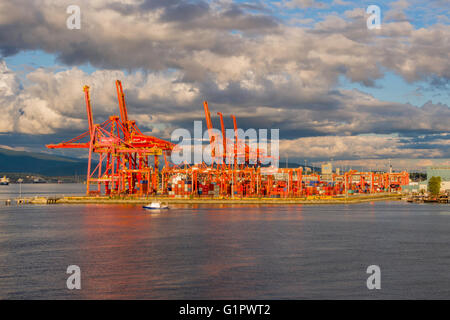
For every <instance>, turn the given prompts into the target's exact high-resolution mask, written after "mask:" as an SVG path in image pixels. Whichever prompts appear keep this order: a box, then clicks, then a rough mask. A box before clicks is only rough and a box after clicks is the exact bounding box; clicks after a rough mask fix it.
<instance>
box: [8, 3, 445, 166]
mask: <svg viewBox="0 0 450 320" xmlns="http://www.w3.org/2000/svg"><path fill="white" fill-rule="evenodd" d="M69 5H78V6H79V7H80V10H81V25H80V29H69V28H67V25H66V20H67V18H68V17H69V16H70V14H68V13H67V12H66V9H67V7H68V6H69ZM369 5H377V6H379V7H380V10H381V25H380V28H379V29H369V28H368V27H367V19H368V18H369V16H370V14H367V13H366V9H367V7H368V6H369ZM449 13H450V2H449V1H448V0H429V1H418V0H399V1H365V0H364V1H350V0H348V1H346V0H328V1H325V0H324V1H315V0H279V1H270V0H267V1H231V0H211V1H206V0H201V1H185V0H109V1H106V0H90V1H87V0H85V1H75V0H70V1H64V0H33V1H32V0H6V1H5V0H0V108H1V111H2V113H3V116H2V117H1V118H0V145H3V146H6V147H9V148H16V149H18V150H30V151H38V152H56V153H59V154H66V155H72V156H80V157H83V156H85V154H84V153H83V151H80V150H77V151H73V150H72V151H68V150H63V151H62V150H56V151H55V150H53V151H52V150H47V149H46V148H45V144H46V143H56V142H60V141H63V140H67V139H70V138H72V137H74V136H76V135H78V134H80V133H82V132H84V131H85V130H86V129H87V121H86V113H85V112H86V111H85V106H84V101H83V98H84V97H83V91H82V87H83V85H89V86H90V87H91V99H92V105H93V113H94V120H95V122H97V123H101V122H102V121H104V120H105V119H107V118H108V117H109V116H110V115H112V114H117V113H118V105H117V100H116V92H115V85H114V81H115V80H116V79H120V80H121V81H122V84H123V86H124V89H125V94H126V99H127V105H128V109H129V111H128V112H129V115H130V117H131V118H132V119H135V120H136V121H137V123H138V125H139V127H140V129H141V130H142V131H145V132H146V133H148V134H150V135H154V136H157V137H160V138H164V139H170V136H171V132H172V131H173V130H174V129H176V128H186V129H188V130H192V129H193V121H194V120H204V113H203V107H202V101H203V100H208V103H209V106H210V109H211V111H212V115H213V116H214V117H213V123H214V124H215V126H216V127H218V126H219V122H218V119H217V117H215V114H216V112H217V111H220V112H222V113H223V114H224V118H225V126H226V127H228V128H231V127H232V123H231V119H230V117H229V115H230V114H235V115H236V116H237V120H238V126H239V127H240V128H243V129H249V128H255V129H271V128H278V129H280V156H281V158H285V157H289V160H290V161H297V162H298V163H304V160H307V161H308V163H316V164H319V163H321V162H324V161H329V160H330V159H333V161H334V162H335V163H336V165H338V166H345V165H347V166H366V167H371V168H373V167H381V168H383V167H385V166H386V165H387V162H388V161H387V159H392V164H393V166H394V168H398V169H402V168H404V169H408V170H415V169H417V170H421V169H423V168H425V167H426V166H429V165H450V127H449V123H450V121H449V120H450V109H449V106H450V90H449V89H450V63H449V60H450V59H449V58H450V57H449V55H450V14H449Z"/></svg>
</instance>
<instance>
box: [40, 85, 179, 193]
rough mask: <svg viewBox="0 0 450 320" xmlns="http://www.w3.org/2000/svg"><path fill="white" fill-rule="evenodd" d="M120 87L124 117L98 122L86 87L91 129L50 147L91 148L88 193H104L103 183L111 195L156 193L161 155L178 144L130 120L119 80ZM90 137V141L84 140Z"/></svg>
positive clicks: (121, 108)
mask: <svg viewBox="0 0 450 320" xmlns="http://www.w3.org/2000/svg"><path fill="white" fill-rule="evenodd" d="M116 88H117V97H118V101H119V109H120V117H118V116H116V115H113V116H110V117H109V119H108V120H106V121H104V122H103V123H101V124H95V123H94V120H93V115H92V107H91V100H90V95H89V87H88V86H84V88H83V90H84V95H85V102H86V111H87V118H88V125H89V130H88V131H87V132H84V133H83V134H81V135H79V136H78V137H76V138H73V139H71V140H69V141H65V142H61V143H59V144H49V145H47V148H50V149H57V148H88V149H89V160H88V173H87V181H86V193H87V194H101V191H102V185H103V188H104V192H105V194H107V195H112V194H130V195H132V194H137V195H148V194H150V193H156V192H157V190H159V174H158V166H159V156H162V155H164V158H165V156H166V154H170V152H171V150H172V149H173V147H174V144H173V143H171V142H168V141H165V140H162V139H159V138H156V137H152V136H148V135H145V134H143V133H142V132H141V131H140V130H139V128H138V127H137V125H136V122H135V121H133V120H129V119H128V112H127V107H126V102H125V94H124V92H123V89H122V83H121V82H120V81H119V80H117V81H116ZM86 139H88V141H84V142H83V140H86ZM94 154H97V155H98V162H97V164H95V163H93V156H94ZM151 157H153V166H152V164H151V161H150V159H151ZM165 159H166V158H165ZM165 164H166V165H167V162H166V163H165ZM95 183H96V184H97V186H98V187H97V190H91V189H90V185H91V184H95Z"/></svg>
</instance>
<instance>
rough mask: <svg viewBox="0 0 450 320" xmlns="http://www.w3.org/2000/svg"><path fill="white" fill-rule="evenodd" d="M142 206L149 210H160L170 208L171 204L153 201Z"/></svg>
mask: <svg viewBox="0 0 450 320" xmlns="http://www.w3.org/2000/svg"><path fill="white" fill-rule="evenodd" d="M142 208H144V209H149V210H160V209H169V206H168V205H164V204H161V202H152V203H150V204H148V205H146V206H143V207H142Z"/></svg>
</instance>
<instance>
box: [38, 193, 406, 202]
mask: <svg viewBox="0 0 450 320" xmlns="http://www.w3.org/2000/svg"><path fill="white" fill-rule="evenodd" d="M401 198H402V195H400V194H391V195H386V194H384V195H369V196H350V197H347V198H345V197H339V198H331V197H329V198H320V197H315V198H289V199H283V198H281V199H280V198H242V199H241V198H238V199H220V198H216V199H211V198H209V199H201V198H200V199H189V198H169V197H149V198H135V199H130V198H122V199H121V198H109V197H87V196H73V197H69V196H66V197H63V198H60V199H57V200H56V201H54V202H53V203H55V204H148V203H149V202H152V201H159V202H166V203H168V204H263V205H270V204H311V205H313V204H353V203H363V202H371V201H398V200H401ZM36 200H37V199H36Z"/></svg>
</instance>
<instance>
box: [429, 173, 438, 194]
mask: <svg viewBox="0 0 450 320" xmlns="http://www.w3.org/2000/svg"><path fill="white" fill-rule="evenodd" d="M440 190H441V177H431V178H430V180H428V192H429V193H430V194H431V195H433V196H437V195H438V194H439V192H440Z"/></svg>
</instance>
